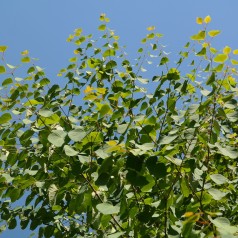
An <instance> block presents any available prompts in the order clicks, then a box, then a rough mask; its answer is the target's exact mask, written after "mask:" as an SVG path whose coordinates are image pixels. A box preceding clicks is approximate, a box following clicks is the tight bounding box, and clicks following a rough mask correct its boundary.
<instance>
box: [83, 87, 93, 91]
mask: <svg viewBox="0 0 238 238" xmlns="http://www.w3.org/2000/svg"><path fill="white" fill-rule="evenodd" d="M92 90H93V88H92V87H90V86H87V87H86V89H85V90H84V93H91V92H92Z"/></svg>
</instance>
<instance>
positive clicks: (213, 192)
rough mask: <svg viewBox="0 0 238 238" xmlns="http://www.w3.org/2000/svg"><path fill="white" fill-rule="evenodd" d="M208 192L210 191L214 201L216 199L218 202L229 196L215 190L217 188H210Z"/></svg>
mask: <svg viewBox="0 0 238 238" xmlns="http://www.w3.org/2000/svg"><path fill="white" fill-rule="evenodd" d="M207 191H208V193H209V194H211V195H212V197H213V199H215V200H217V201H219V200H221V199H222V198H223V197H225V196H226V194H227V193H225V192H222V191H220V190H218V189H215V188H209V189H208V190H207Z"/></svg>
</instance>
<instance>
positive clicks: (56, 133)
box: [48, 130, 67, 147]
mask: <svg viewBox="0 0 238 238" xmlns="http://www.w3.org/2000/svg"><path fill="white" fill-rule="evenodd" d="M66 135H67V133H66V132H64V131H62V130H53V131H52V133H50V134H49V136H48V141H49V142H50V143H51V144H53V145H55V146H56V147H61V146H62V145H63V144H64V141H65V136H66Z"/></svg>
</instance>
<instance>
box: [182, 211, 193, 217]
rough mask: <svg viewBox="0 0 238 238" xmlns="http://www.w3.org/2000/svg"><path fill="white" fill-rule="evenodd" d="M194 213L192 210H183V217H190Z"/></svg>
mask: <svg viewBox="0 0 238 238" xmlns="http://www.w3.org/2000/svg"><path fill="white" fill-rule="evenodd" d="M193 214H194V213H193V212H185V213H184V215H183V216H184V217H191V216H192V215H193Z"/></svg>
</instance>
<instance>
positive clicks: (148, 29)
mask: <svg viewBox="0 0 238 238" xmlns="http://www.w3.org/2000/svg"><path fill="white" fill-rule="evenodd" d="M146 29H147V31H153V30H154V29H155V26H149V27H147V28H146Z"/></svg>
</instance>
